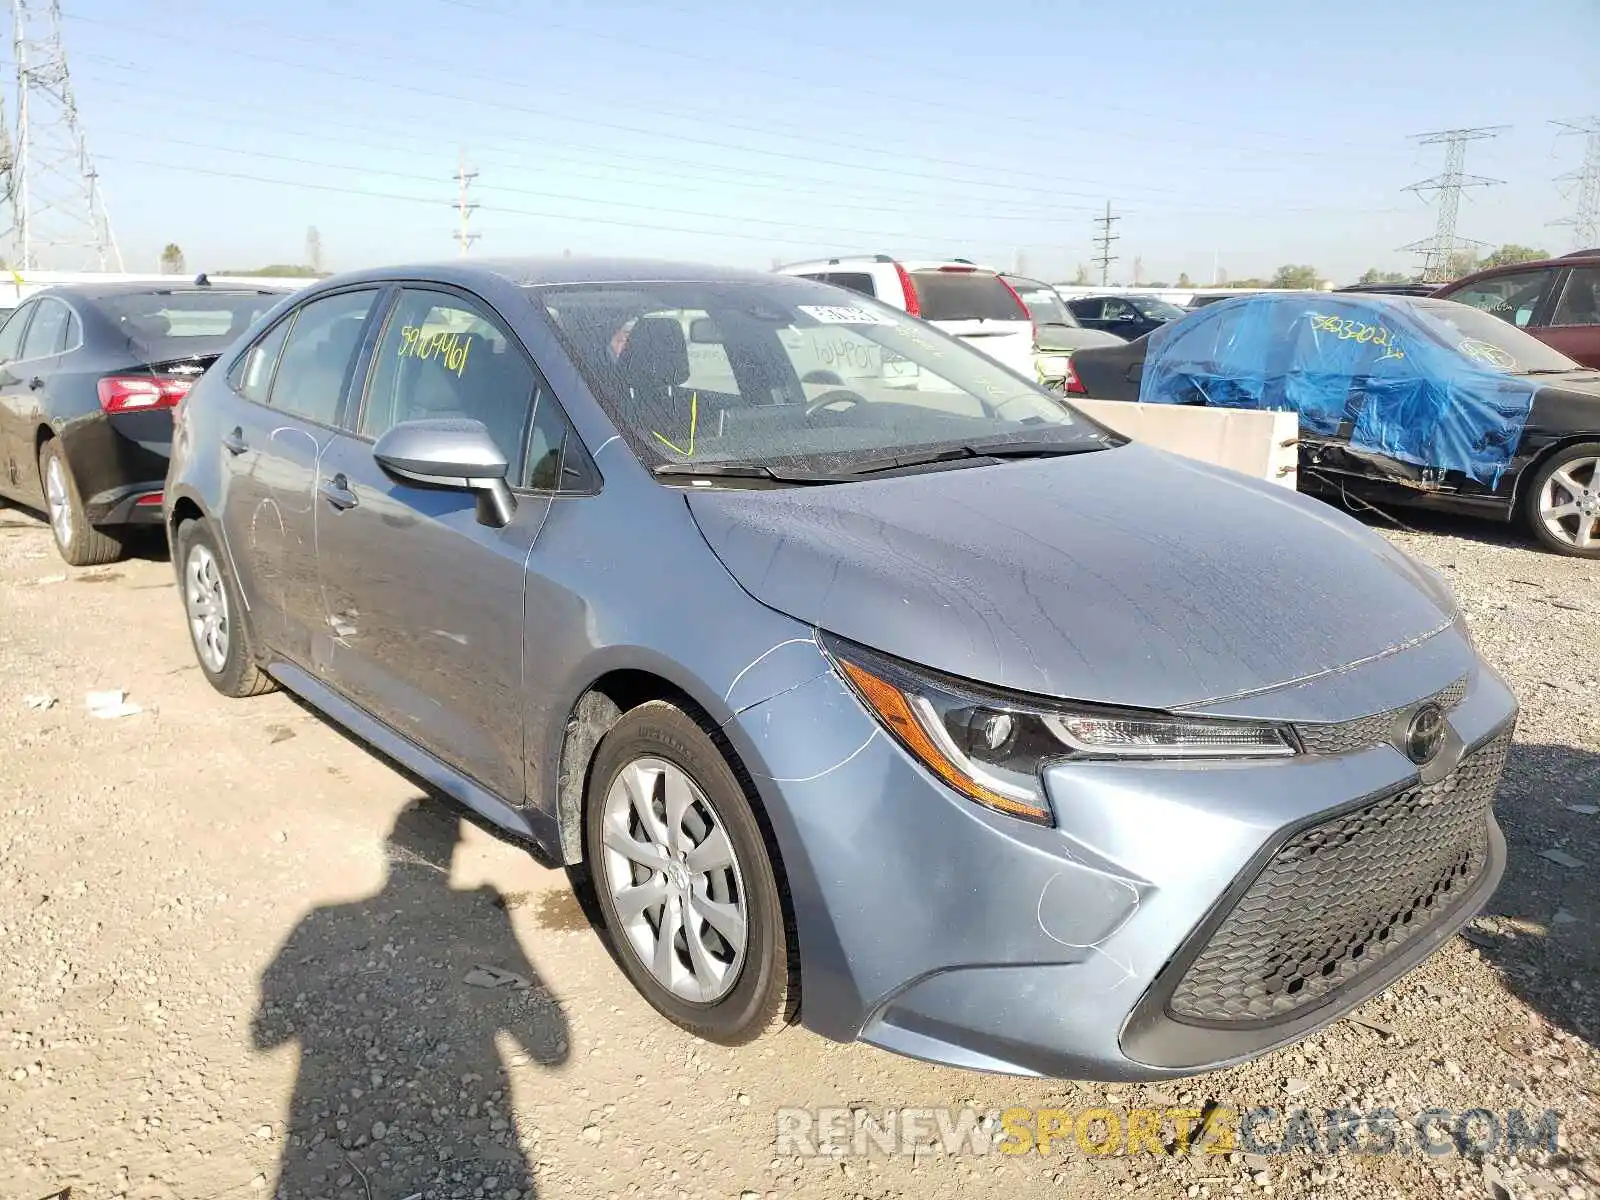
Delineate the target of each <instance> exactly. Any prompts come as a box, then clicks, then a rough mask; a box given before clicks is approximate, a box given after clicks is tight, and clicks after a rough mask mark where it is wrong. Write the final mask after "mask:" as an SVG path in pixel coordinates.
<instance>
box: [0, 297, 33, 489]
mask: <svg viewBox="0 0 1600 1200" xmlns="http://www.w3.org/2000/svg"><path fill="white" fill-rule="evenodd" d="M38 306H39V302H38V301H36V300H30V301H29V302H28V303H27V304H24V305H23V306H22V307H21V308H18V309H17V310H16V311H15V312H13V313H12V314H11V316H10V317H9V318H7V320H6V323H5V324H4V325H0V491H6V492H9V493H10V494H11V495H13V496H17V497H19V498H27V499H33V498H34V495H35V493H36V492H37V491H38V490H39V468H38V465H37V464H36V463H34V462H33V436H32V430H28V431H26V435H25V434H24V430H23V417H22V411H23V407H24V406H25V405H28V404H31V403H32V400H31V398H30V396H29V394H28V392H29V389H28V376H27V375H26V374H25V373H24V372H23V370H21V369H16V370H14V369H13V368H12V364H13V363H15V362H17V360H18V359H20V358H21V357H22V336H23V334H24V333H26V332H27V328H28V320H29V318H30V317H32V316H33V310H34V309H35V308H37V307H38ZM25 459H26V461H24V460H25Z"/></svg>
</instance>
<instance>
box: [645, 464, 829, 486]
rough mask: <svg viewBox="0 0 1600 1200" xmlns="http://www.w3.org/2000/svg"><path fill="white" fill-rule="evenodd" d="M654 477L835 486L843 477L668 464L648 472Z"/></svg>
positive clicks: (744, 467)
mask: <svg viewBox="0 0 1600 1200" xmlns="http://www.w3.org/2000/svg"><path fill="white" fill-rule="evenodd" d="M650 473H651V474H652V475H655V476H657V477H668V478H696V479H770V480H773V481H774V482H776V483H838V482H839V481H840V480H841V479H842V478H844V476H841V475H826V474H820V473H818V472H815V471H775V470H773V469H772V468H771V467H763V466H761V465H760V464H759V463H737V462H704V463H691V462H669V463H660V464H658V465H656V466H654V467H651V468H650Z"/></svg>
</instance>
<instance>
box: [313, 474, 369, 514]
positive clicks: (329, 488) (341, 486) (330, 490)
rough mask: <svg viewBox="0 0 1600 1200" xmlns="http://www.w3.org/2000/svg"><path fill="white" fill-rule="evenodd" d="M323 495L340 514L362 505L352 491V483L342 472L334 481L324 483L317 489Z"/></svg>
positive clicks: (328, 480) (329, 480)
mask: <svg viewBox="0 0 1600 1200" xmlns="http://www.w3.org/2000/svg"><path fill="white" fill-rule="evenodd" d="M317 490H318V491H320V492H321V493H322V498H323V499H324V500H326V501H327V502H328V503H329V504H331V505H333V506H334V507H335V508H337V509H338V510H339V511H340V512H343V511H344V510H345V509H347V508H354V507H355V506H356V505H357V504H359V503H361V502H360V501H359V500H357V499H356V494H355V493H354V492H352V491H351V490H350V481H349V480H348V479H346V478H345V477H344V474H343V473H342V472H341V473H340V474H338V475H335V476H334V477H333V478H332V479H325V480H323V481H322V486H321V487H320V488H318V489H317Z"/></svg>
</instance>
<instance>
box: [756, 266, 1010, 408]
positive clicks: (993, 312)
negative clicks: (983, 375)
mask: <svg viewBox="0 0 1600 1200" xmlns="http://www.w3.org/2000/svg"><path fill="white" fill-rule="evenodd" d="M777 271H778V273H779V274H780V275H802V276H804V277H805V278H807V279H816V280H820V281H821V282H823V283H831V284H834V285H835V286H836V287H842V288H849V289H850V290H851V291H852V292H860V293H861V294H862V295H863V296H871V297H872V298H873V299H875V300H879V301H882V302H883V303H884V304H889V305H893V306H894V307H895V308H899V309H903V310H904V311H906V312H908V313H910V314H911V315H912V316H913V317H921V318H922V319H923V320H924V321H927V322H928V323H929V324H931V325H936V326H938V327H939V328H940V329H942V330H944V331H945V332H946V333H948V334H950V335H951V336H952V337H958V338H960V339H961V340H962V341H964V342H966V343H967V344H969V345H970V346H971V347H972V348H973V349H974V350H981V351H983V352H984V353H985V354H987V355H988V356H989V357H990V358H993V359H995V360H996V361H997V362H1001V363H1004V364H1005V365H1006V366H1008V367H1010V368H1011V369H1012V370H1013V371H1017V372H1019V373H1021V374H1023V375H1026V376H1027V377H1028V378H1030V379H1032V378H1034V376H1035V371H1034V362H1033V319H1032V318H1031V317H1030V316H1029V315H1028V309H1027V306H1026V305H1025V304H1023V302H1022V300H1021V299H1020V298H1019V297H1018V295H1017V293H1016V292H1014V291H1013V290H1012V289H1011V287H1010V285H1009V284H1007V283H1006V282H1005V280H1003V279H1001V278H1000V273H999V272H998V271H995V270H993V269H992V268H990V267H981V266H978V265H976V264H974V263H970V262H965V261H963V260H961V259H948V260H943V261H939V260H932V259H926V260H925V259H917V260H907V261H899V260H896V259H893V258H890V257H889V256H888V255H887V254H864V255H858V256H856V257H854V258H825V259H817V260H815V261H814V262H801V263H790V264H789V265H788V266H786V267H778V268H777Z"/></svg>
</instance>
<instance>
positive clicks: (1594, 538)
mask: <svg viewBox="0 0 1600 1200" xmlns="http://www.w3.org/2000/svg"><path fill="white" fill-rule="evenodd" d="M1523 516H1524V518H1525V519H1526V521H1527V522H1528V526H1529V528H1530V529H1532V530H1533V535H1534V537H1536V538H1538V539H1539V541H1541V542H1542V543H1544V545H1545V546H1547V547H1549V548H1550V549H1551V550H1554V551H1555V552H1556V553H1558V554H1569V555H1572V556H1574V557H1576V558H1600V442H1582V443H1579V444H1578V445H1576V446H1568V447H1567V448H1566V449H1565V450H1561V451H1559V452H1557V453H1556V454H1555V455H1553V456H1552V457H1551V458H1550V460H1549V461H1548V462H1546V463H1545V464H1544V465H1543V466H1541V467H1540V468H1539V469H1538V471H1537V472H1536V473H1535V474H1534V477H1533V480H1532V482H1531V483H1530V484H1529V486H1528V490H1527V492H1526V494H1525V495H1524V498H1523Z"/></svg>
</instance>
